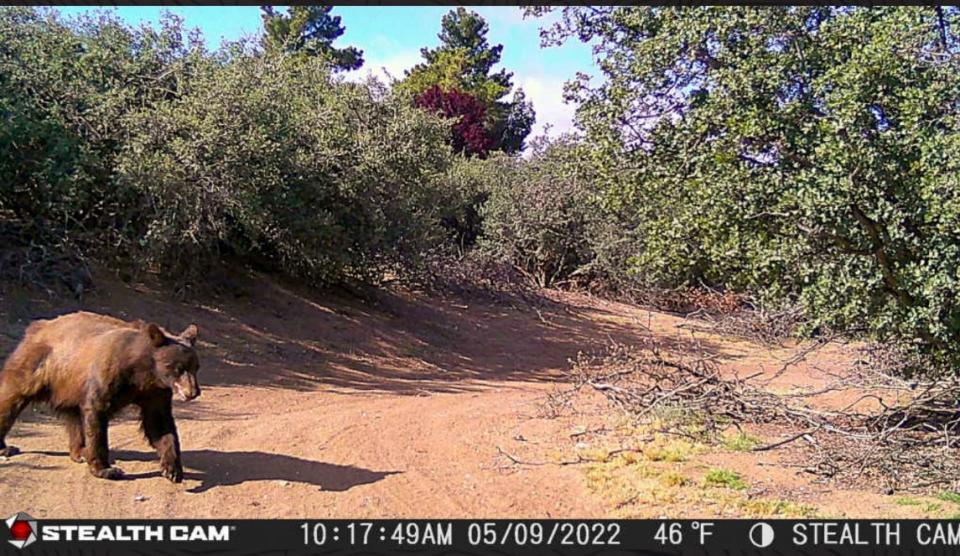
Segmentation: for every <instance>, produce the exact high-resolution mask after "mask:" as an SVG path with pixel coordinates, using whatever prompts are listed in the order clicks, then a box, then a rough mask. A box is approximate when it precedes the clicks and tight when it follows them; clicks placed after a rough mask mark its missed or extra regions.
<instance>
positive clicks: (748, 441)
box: [723, 432, 760, 452]
mask: <svg viewBox="0 0 960 556" xmlns="http://www.w3.org/2000/svg"><path fill="white" fill-rule="evenodd" d="M759 445H760V440H759V439H757V438H756V437H753V436H750V435H749V434H747V433H745V432H738V433H736V434H732V435H728V436H725V437H724V438H723V447H724V448H726V449H727V450H730V451H732V452H749V451H750V450H753V449H754V448H756V447H757V446H759Z"/></svg>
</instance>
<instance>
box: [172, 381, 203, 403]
mask: <svg viewBox="0 0 960 556" xmlns="http://www.w3.org/2000/svg"><path fill="white" fill-rule="evenodd" d="M173 393H174V394H176V396H177V399H179V400H180V401H183V402H188V401H190V400H194V399H196V398H198V397H199V396H200V385H199V384H197V380H196V379H195V378H193V377H190V376H189V375H187V376H184V377H183V378H181V379H180V380H178V381H176V382H174V383H173Z"/></svg>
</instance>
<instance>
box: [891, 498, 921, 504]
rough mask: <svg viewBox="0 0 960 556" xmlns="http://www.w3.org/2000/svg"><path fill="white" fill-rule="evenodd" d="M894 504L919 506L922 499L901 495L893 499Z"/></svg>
mask: <svg viewBox="0 0 960 556" xmlns="http://www.w3.org/2000/svg"><path fill="white" fill-rule="evenodd" d="M893 503H894V504H896V505H898V506H919V505H920V504H923V501H921V500H917V499H916V498H910V497H908V496H902V497H900V498H897V499H896V500H894V501H893Z"/></svg>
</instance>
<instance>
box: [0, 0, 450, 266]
mask: <svg viewBox="0 0 960 556" xmlns="http://www.w3.org/2000/svg"><path fill="white" fill-rule="evenodd" d="M0 43H2V44H3V47H2V48H0V70H2V71H0V110H2V112H0V115H2V117H3V118H4V124H5V125H4V126H3V127H2V128H0V178H2V181H0V208H2V209H4V210H5V211H7V212H8V213H12V214H13V215H14V216H16V217H17V218H19V219H21V220H25V221H28V222H35V221H40V222H48V224H47V225H48V226H50V227H51V228H56V229H58V230H61V231H62V233H64V234H67V235H68V236H69V237H70V238H71V239H72V240H73V242H74V243H75V244H77V245H78V246H80V248H82V249H84V250H85V251H86V252H87V253H88V254H90V255H93V256H95V257H96V258H99V259H101V260H104V261H105V262H107V263H108V264H111V265H114V264H118V265H122V266H126V267H134V268H147V269H155V270H156V271H158V272H159V273H161V274H162V275H164V276H166V277H170V278H174V279H176V280H177V281H180V282H187V281H190V280H192V279H193V278H196V277H198V276H199V275H200V274H201V273H202V272H203V271H204V270H206V269H208V268H209V267H210V266H211V265H215V264H218V263H221V262H223V261H224V260H225V259H232V260H235V261H238V262H240V263H248V264H254V265H266V266H269V267H270V268H274V269H278V270H280V271H282V272H284V273H286V274H289V275H294V276H298V277H301V278H304V279H305V280H307V281H310V282H312V283H327V282H330V281H335V280H344V279H352V278H359V279H363V280H368V281H373V282H375V281H377V280H379V279H381V278H382V277H383V276H384V275H385V274H386V273H392V274H398V273H401V272H403V271H404V270H405V269H406V268H411V267H413V266H415V265H417V264H418V260H419V258H420V257H421V255H422V254H423V253H424V252H426V251H429V250H430V249H432V248H434V247H436V246H437V245H439V244H442V243H443V242H444V241H445V238H446V233H445V230H444V228H443V227H442V226H440V225H439V224H440V222H441V220H442V218H443V217H445V216H447V215H449V214H450V213H452V212H454V211H455V210H457V209H455V208H450V207H449V206H448V205H447V204H445V203H446V200H449V202H454V201H455V199H459V198H458V197H456V195H454V194H451V193H449V192H447V191H446V190H444V187H445V183H446V182H445V181H444V180H443V179H442V178H443V177H444V176H446V175H447V171H448V169H449V168H450V166H451V164H452V161H453V154H452V153H451V151H450V148H449V147H448V146H447V144H446V138H447V136H448V125H447V124H446V123H445V122H443V121H442V120H440V119H438V118H437V117H435V116H432V115H430V114H426V113H424V112H423V111H420V110H418V109H416V108H414V107H413V106H412V102H411V99H410V98H409V97H408V96H405V95H402V94H395V93H393V92H391V91H389V90H388V89H387V88H386V87H384V86H383V85H382V84H380V83H378V82H376V81H369V82H365V83H346V82H343V81H342V80H340V79H338V78H336V77H333V76H331V75H330V71H331V70H330V67H329V64H328V61H327V60H326V59H324V58H323V57H319V56H301V55H291V54H287V53H284V52H282V51H279V50H268V51H266V52H258V51H257V50H256V49H254V48H251V45H250V44H248V43H237V44H233V45H228V46H227V47H225V48H224V49H223V50H221V51H218V52H215V53H212V54H211V53H207V52H205V51H204V49H203V48H202V41H201V39H200V37H199V35H197V34H196V33H188V32H186V31H185V30H184V29H183V28H182V24H181V22H180V21H179V20H177V19H176V18H173V17H167V18H165V19H164V21H163V23H162V25H161V27H160V28H159V29H153V28H151V27H146V26H145V27H142V28H139V29H134V28H130V27H128V26H125V25H123V24H121V23H119V22H118V21H116V20H114V19H113V18H111V17H109V16H97V17H94V18H81V19H74V20H62V19H61V18H59V17H58V16H57V15H56V14H55V13H54V12H45V11H39V10H32V9H21V8H13V9H4V10H2V11H0ZM458 207H459V205H458Z"/></svg>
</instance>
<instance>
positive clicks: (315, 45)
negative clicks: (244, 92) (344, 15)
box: [260, 6, 363, 71]
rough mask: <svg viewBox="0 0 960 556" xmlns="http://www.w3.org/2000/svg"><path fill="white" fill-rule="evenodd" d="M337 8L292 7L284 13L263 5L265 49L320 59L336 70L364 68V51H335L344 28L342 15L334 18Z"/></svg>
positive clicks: (350, 49)
mask: <svg viewBox="0 0 960 556" xmlns="http://www.w3.org/2000/svg"><path fill="white" fill-rule="evenodd" d="M332 9H333V6H289V7H287V12H286V13H281V12H279V11H277V10H275V9H274V7H273V6H261V8H260V10H261V11H262V12H263V13H262V14H261V16H260V17H261V19H262V20H263V29H264V35H263V41H262V43H263V47H264V48H265V49H266V50H279V51H282V52H286V53H303V54H306V55H308V56H319V57H321V58H324V59H326V60H328V61H329V62H330V65H331V67H332V68H333V69H335V70H341V71H349V70H355V69H359V68H360V66H362V65H363V51H361V50H359V49H357V48H355V47H352V46H348V47H346V48H334V46H333V43H334V41H336V40H337V39H338V38H340V36H341V35H343V32H344V28H343V26H342V25H340V16H334V15H330V11H331V10H332Z"/></svg>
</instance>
